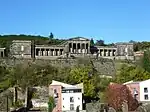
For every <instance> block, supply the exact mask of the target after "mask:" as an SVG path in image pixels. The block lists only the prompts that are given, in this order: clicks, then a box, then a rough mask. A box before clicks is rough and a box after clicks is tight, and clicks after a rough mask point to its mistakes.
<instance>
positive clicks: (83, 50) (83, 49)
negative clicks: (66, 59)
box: [82, 43, 85, 53]
mask: <svg viewBox="0 0 150 112" xmlns="http://www.w3.org/2000/svg"><path fill="white" fill-rule="evenodd" d="M82 45H83V48H82V52H83V53H85V44H84V43H82Z"/></svg>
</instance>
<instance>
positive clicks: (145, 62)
mask: <svg viewBox="0 0 150 112" xmlns="http://www.w3.org/2000/svg"><path fill="white" fill-rule="evenodd" d="M140 65H142V67H143V68H144V69H145V70H146V71H148V72H150V50H147V51H144V56H143V57H142V59H141V64H140Z"/></svg>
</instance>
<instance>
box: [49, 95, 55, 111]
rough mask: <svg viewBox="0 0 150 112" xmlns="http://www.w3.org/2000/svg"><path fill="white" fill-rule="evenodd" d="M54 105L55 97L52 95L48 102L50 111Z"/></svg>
mask: <svg viewBox="0 0 150 112" xmlns="http://www.w3.org/2000/svg"><path fill="white" fill-rule="evenodd" d="M54 106H55V101H54V98H53V97H52V96H50V97H49V102H48V112H52V110H53V108H54Z"/></svg>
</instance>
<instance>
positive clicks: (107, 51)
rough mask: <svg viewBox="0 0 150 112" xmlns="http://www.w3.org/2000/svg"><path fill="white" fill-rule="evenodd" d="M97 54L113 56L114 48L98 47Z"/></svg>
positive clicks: (114, 53)
mask: <svg viewBox="0 0 150 112" xmlns="http://www.w3.org/2000/svg"><path fill="white" fill-rule="evenodd" d="M98 54H99V56H106V57H108V56H115V55H116V49H107V48H106V49H103V48H102V49H98Z"/></svg>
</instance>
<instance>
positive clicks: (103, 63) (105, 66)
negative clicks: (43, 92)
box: [0, 58, 116, 75]
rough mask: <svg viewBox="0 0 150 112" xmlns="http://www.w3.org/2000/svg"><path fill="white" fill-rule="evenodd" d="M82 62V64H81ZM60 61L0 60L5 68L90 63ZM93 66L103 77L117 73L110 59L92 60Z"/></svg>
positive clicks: (83, 61)
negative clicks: (25, 64) (26, 65)
mask: <svg viewBox="0 0 150 112" xmlns="http://www.w3.org/2000/svg"><path fill="white" fill-rule="evenodd" d="M81 60H82V62H81ZM81 60H79V59H60V60H45V59H43V60H42V59H41V60H40V59H39V60H38V59H36V60H33V59H0V65H3V66H14V65H17V64H20V63H27V62H31V63H34V64H37V65H38V64H40V65H44V64H51V65H53V66H56V67H72V66H75V65H77V64H81V65H82V64H83V65H84V63H86V62H87V61H89V59H85V58H83V59H81ZM92 62H93V65H94V66H95V68H96V69H97V70H98V71H99V72H100V73H101V74H102V75H114V74H115V73H116V70H115V65H114V62H113V61H112V60H110V59H103V58H99V59H92Z"/></svg>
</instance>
